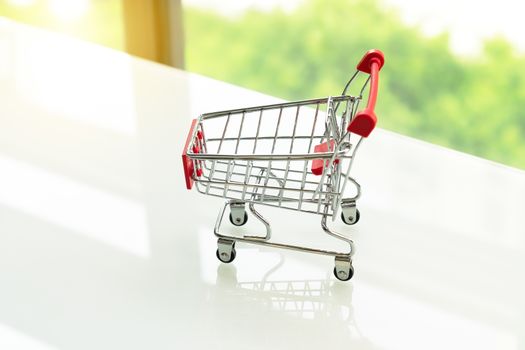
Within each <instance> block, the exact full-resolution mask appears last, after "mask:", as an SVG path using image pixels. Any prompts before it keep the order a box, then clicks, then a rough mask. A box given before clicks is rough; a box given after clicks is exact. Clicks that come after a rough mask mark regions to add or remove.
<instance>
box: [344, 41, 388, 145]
mask: <svg viewBox="0 0 525 350" xmlns="http://www.w3.org/2000/svg"><path fill="white" fill-rule="evenodd" d="M384 64H385V56H384V55H383V53H382V52H381V51H380V50H369V51H368V52H367V53H365V55H364V56H363V58H362V59H361V61H360V62H359V63H358V64H357V70H359V71H361V72H364V73H368V74H370V94H369V95H368V103H367V106H366V107H365V109H363V110H362V111H361V112H358V113H357V114H356V115H355V116H354V118H353V119H352V121H351V122H350V124H349V125H348V131H349V132H353V133H354V134H357V135H360V136H362V137H368V135H370V133H371V132H372V130H374V128H375V126H376V123H377V117H376V114H375V113H374V108H375V107H376V100H377V89H378V85H379V71H380V70H381V68H382V67H383V65H384Z"/></svg>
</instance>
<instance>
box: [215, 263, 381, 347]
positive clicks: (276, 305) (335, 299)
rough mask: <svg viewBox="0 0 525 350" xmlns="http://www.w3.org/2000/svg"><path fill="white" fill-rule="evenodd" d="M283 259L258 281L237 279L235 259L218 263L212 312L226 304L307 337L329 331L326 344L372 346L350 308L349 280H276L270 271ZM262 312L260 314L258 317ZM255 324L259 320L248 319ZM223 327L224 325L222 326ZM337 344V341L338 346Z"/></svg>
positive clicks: (221, 311) (221, 310) (223, 311)
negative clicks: (248, 311) (331, 336)
mask: <svg viewBox="0 0 525 350" xmlns="http://www.w3.org/2000/svg"><path fill="white" fill-rule="evenodd" d="M283 264H284V257H283V255H281V254H280V261H279V262H278V263H277V264H276V265H275V266H274V267H273V268H271V269H270V270H269V271H267V272H266V273H265V274H264V276H262V278H261V279H260V280H258V281H253V280H238V278H237V270H236V267H235V265H224V264H221V265H219V267H218V269H217V281H216V284H215V286H214V287H213V289H212V290H211V293H210V294H209V295H210V305H214V307H217V308H219V309H218V310H216V315H217V317H218V318H221V317H223V315H224V314H226V313H231V312H232V310H237V312H238V313H240V314H243V313H244V310H250V315H251V316H252V317H253V319H255V320H258V319H261V320H264V324H272V325H273V326H274V327H275V326H277V327H279V326H280V325H281V324H282V325H283V327H286V329H287V330H288V332H289V331H292V333H293V330H294V329H295V330H297V331H299V332H301V333H303V332H306V333H308V334H309V337H310V338H316V337H317V336H318V335H324V336H325V338H322V339H323V341H324V340H326V336H327V335H334V336H335V338H330V339H331V347H335V348H342V346H343V345H344V347H349V348H353V347H355V348H359V349H370V350H372V349H377V346H375V345H374V344H373V343H372V342H371V341H370V340H369V339H367V337H366V336H365V335H364V334H363V332H362V330H361V329H360V327H359V325H358V323H357V320H356V315H355V313H354V309H353V306H352V297H353V290H354V287H353V285H352V284H341V283H335V282H334V281H333V280H331V279H330V277H329V275H328V274H326V277H325V278H324V279H323V278H322V277H321V279H315V280H302V279H298V280H281V279H276V276H275V275H274V274H277V273H278V272H277V270H278V269H279V268H281V266H283ZM258 315H264V317H258ZM253 319H251V320H250V321H248V322H250V323H249V324H250V327H248V328H250V329H256V328H257V327H258V326H259V327H263V326H264V324H260V325H257V324H253V323H251V322H252V321H253ZM224 327H226V328H227V329H228V328H229V327H230V325H228V324H227V325H226V326H224ZM340 345H341V346H340Z"/></svg>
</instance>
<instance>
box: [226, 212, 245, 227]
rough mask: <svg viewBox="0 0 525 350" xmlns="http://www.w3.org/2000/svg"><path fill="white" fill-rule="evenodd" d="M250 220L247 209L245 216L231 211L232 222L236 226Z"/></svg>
mask: <svg viewBox="0 0 525 350" xmlns="http://www.w3.org/2000/svg"><path fill="white" fill-rule="evenodd" d="M247 221H248V213H246V211H245V212H244V216H241V217H239V216H235V217H234V216H233V215H232V213H230V222H231V223H232V224H233V225H235V226H242V225H244V224H245V223H246V222H247Z"/></svg>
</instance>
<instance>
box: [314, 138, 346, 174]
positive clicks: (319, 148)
mask: <svg viewBox="0 0 525 350" xmlns="http://www.w3.org/2000/svg"><path fill="white" fill-rule="evenodd" d="M334 147H335V142H334V140H330V148H331V150H330V151H333V150H334ZM314 152H315V153H323V152H329V150H328V142H323V143H320V144H318V145H316V146H315V147H314ZM338 162H339V159H336V160H335V161H334V163H338ZM325 163H326V164H325V166H328V164H330V161H329V160H326V159H325ZM312 174H314V175H322V174H323V159H314V160H313V161H312Z"/></svg>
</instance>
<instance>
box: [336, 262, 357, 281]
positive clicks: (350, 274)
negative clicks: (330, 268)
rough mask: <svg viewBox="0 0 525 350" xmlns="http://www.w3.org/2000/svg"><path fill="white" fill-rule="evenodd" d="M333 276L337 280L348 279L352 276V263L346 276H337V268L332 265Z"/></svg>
mask: <svg viewBox="0 0 525 350" xmlns="http://www.w3.org/2000/svg"><path fill="white" fill-rule="evenodd" d="M334 276H335V278H337V279H338V280H339V281H349V280H350V279H351V278H352V277H353V276H354V267H353V266H352V265H350V271H349V273H348V275H347V276H339V275H338V274H337V268H335V267H334Z"/></svg>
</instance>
